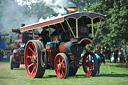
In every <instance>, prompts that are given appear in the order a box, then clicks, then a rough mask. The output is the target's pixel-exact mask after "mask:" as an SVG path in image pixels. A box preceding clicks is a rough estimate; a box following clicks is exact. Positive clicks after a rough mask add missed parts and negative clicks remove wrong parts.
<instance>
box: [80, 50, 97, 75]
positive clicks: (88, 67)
mask: <svg viewBox="0 0 128 85" xmlns="http://www.w3.org/2000/svg"><path fill="white" fill-rule="evenodd" d="M82 63H83V70H84V73H85V74H86V75H87V76H95V75H96V72H97V70H98V61H97V58H96V56H95V54H94V53H92V52H87V53H85V55H84V56H83V60H82Z"/></svg>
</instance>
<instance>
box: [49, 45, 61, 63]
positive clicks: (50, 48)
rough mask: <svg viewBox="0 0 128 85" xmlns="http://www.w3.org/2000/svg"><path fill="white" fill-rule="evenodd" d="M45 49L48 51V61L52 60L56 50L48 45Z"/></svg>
mask: <svg viewBox="0 0 128 85" xmlns="http://www.w3.org/2000/svg"><path fill="white" fill-rule="evenodd" d="M46 50H47V52H48V62H53V61H54V59H55V56H56V54H57V53H58V50H57V49H56V48H54V47H52V46H50V45H48V46H46Z"/></svg>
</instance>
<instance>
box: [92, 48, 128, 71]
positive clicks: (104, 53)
mask: <svg viewBox="0 0 128 85" xmlns="http://www.w3.org/2000/svg"><path fill="white" fill-rule="evenodd" d="M94 53H95V55H96V58H97V60H98V73H99V72H100V65H101V63H104V64H105V59H107V60H109V61H110V62H114V63H125V62H126V64H127V63H128V55H126V56H124V53H123V48H121V49H118V48H117V47H116V48H115V49H114V50H113V51H111V50H110V49H109V48H106V47H104V49H102V48H100V47H99V46H96V48H95V50H94Z"/></svg>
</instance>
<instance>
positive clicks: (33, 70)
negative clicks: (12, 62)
mask: <svg viewBox="0 0 128 85" xmlns="http://www.w3.org/2000/svg"><path fill="white" fill-rule="evenodd" d="M35 70H36V66H34V68H33V69H32V72H31V74H33V73H34V72H35Z"/></svg>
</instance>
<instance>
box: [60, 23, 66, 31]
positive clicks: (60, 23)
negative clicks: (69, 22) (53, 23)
mask: <svg viewBox="0 0 128 85" xmlns="http://www.w3.org/2000/svg"><path fill="white" fill-rule="evenodd" d="M60 25H61V27H62V29H63V30H64V32H65V29H64V26H63V25H62V23H60Z"/></svg>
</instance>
